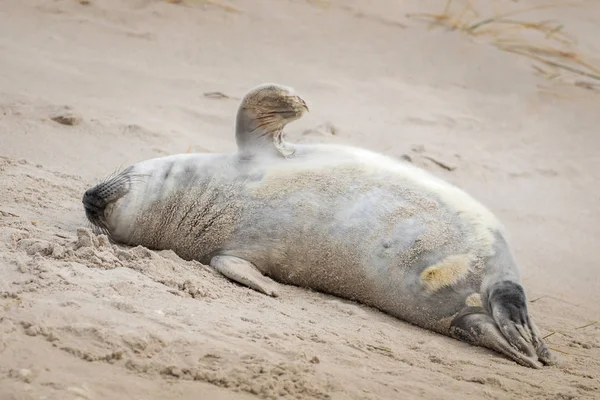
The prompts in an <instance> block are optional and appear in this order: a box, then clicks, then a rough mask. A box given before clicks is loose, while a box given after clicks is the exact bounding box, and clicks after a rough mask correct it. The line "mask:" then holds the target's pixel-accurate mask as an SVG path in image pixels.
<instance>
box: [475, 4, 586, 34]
mask: <svg viewBox="0 0 600 400" xmlns="http://www.w3.org/2000/svg"><path fill="white" fill-rule="evenodd" d="M575 5H578V4H577V3H561V4H543V5H539V6H533V7H528V8H521V9H519V10H514V11H509V12H506V13H503V14H498V15H495V16H493V17H491V18H486V19H484V20H483V21H479V22H476V23H474V24H472V25H471V26H469V30H470V31H474V30H475V29H477V28H479V27H482V26H484V25H487V24H492V23H494V22H498V20H500V19H503V18H504V17H510V16H513V15H517V14H523V13H526V12H529V11H535V10H542V9H547V8H556V7H565V6H575Z"/></svg>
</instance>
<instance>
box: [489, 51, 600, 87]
mask: <svg viewBox="0 0 600 400" xmlns="http://www.w3.org/2000/svg"><path fill="white" fill-rule="evenodd" d="M497 47H498V48H500V49H502V50H504V51H508V52H510V53H515V54H520V55H523V56H527V57H529V58H533V59H534V60H536V61H539V62H541V63H544V64H547V65H550V66H552V67H556V68H560V69H564V70H566V71H569V72H573V73H574V74H578V75H581V76H585V77H587V78H591V79H596V80H600V74H595V73H592V72H587V71H584V70H582V69H579V68H575V67H571V66H569V65H567V64H564V63H559V62H556V61H552V60H548V59H545V58H543V57H540V56H538V55H536V53H537V52H539V50H540V49H529V50H527V49H519V48H515V47H511V46H503V45H498V46H497ZM564 58H569V57H566V56H565V57H564ZM572 61H575V62H577V63H578V64H581V65H583V66H585V67H586V68H589V67H587V66H586V64H585V63H582V62H581V61H578V60H572ZM594 70H597V69H596V68H594Z"/></svg>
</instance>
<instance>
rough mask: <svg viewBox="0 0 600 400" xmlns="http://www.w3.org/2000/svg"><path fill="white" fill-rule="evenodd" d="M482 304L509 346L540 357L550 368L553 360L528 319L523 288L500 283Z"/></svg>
mask: <svg viewBox="0 0 600 400" xmlns="http://www.w3.org/2000/svg"><path fill="white" fill-rule="evenodd" d="M488 293H489V294H488V298H487V302H485V304H486V305H487V308H488V313H489V314H490V315H491V316H492V317H493V319H494V321H495V322H496V324H497V326H498V327H499V329H500V331H501V332H502V334H503V335H504V337H505V338H506V339H507V340H508V342H509V343H510V344H511V345H512V346H514V347H516V348H517V349H518V350H520V351H521V352H523V353H525V354H527V355H529V356H536V355H537V357H539V360H540V361H541V362H542V363H544V364H553V363H554V362H555V360H554V357H553V356H552V354H551V353H550V350H549V349H548V347H547V346H546V344H544V342H543V341H542V339H541V338H540V333H539V330H538V328H537V326H535V324H534V323H533V321H532V320H531V318H530V317H529V313H528V311H527V300H526V297H525V291H524V290H523V287H522V286H521V285H520V284H518V283H516V282H513V281H509V280H508V281H500V282H496V283H494V284H493V285H492V286H491V287H490V288H489V289H488Z"/></svg>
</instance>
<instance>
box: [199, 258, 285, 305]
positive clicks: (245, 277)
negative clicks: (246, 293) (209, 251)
mask: <svg viewBox="0 0 600 400" xmlns="http://www.w3.org/2000/svg"><path fill="white" fill-rule="evenodd" d="M210 266H211V267H213V268H214V269H215V270H217V271H218V272H220V273H221V274H223V275H224V276H225V277H227V278H229V279H231V280H232V281H235V282H237V283H239V284H241V285H244V286H247V287H249V288H251V289H254V290H256V291H258V292H261V293H264V294H266V295H268V296H273V297H277V296H279V293H278V290H277V286H278V284H277V283H276V282H275V281H274V280H272V279H271V278H269V277H266V276H264V275H263V274H261V273H260V271H259V270H258V269H257V268H256V267H255V266H254V265H253V264H252V263H250V262H249V261H246V260H244V259H241V258H238V257H233V256H215V257H213V258H212V259H211V260H210Z"/></svg>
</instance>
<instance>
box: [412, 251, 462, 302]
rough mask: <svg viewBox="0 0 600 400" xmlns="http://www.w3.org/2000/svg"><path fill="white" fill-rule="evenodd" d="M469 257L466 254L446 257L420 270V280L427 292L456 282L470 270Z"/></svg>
mask: <svg viewBox="0 0 600 400" xmlns="http://www.w3.org/2000/svg"><path fill="white" fill-rule="evenodd" d="M470 267H471V259H470V257H469V256H468V255H466V254H457V255H453V256H449V257H446V258H445V259H443V260H442V262H440V263H438V264H435V265H432V266H431V267H427V268H426V269H425V270H424V271H423V272H421V282H422V283H423V286H424V287H425V290H427V291H428V292H429V293H433V292H435V291H437V290H439V289H441V288H443V287H448V286H452V285H454V284H455V283H457V282H458V281H459V280H460V279H461V278H462V277H464V276H465V275H466V274H467V273H468V272H469V271H470V270H471V268H470Z"/></svg>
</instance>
